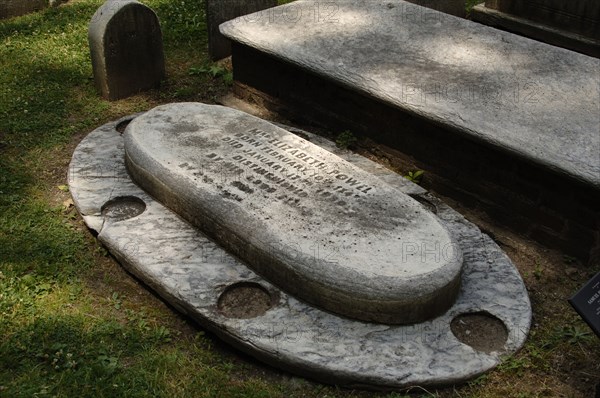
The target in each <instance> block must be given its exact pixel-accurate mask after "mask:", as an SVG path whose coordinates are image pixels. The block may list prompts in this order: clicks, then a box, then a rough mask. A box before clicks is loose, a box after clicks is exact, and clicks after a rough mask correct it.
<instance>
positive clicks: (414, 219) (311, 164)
mask: <svg viewBox="0 0 600 398" xmlns="http://www.w3.org/2000/svg"><path fill="white" fill-rule="evenodd" d="M125 154H126V156H125V160H126V164H127V166H128V170H129V173H130V174H131V176H132V177H133V179H134V181H136V182H137V183H138V185H140V186H141V187H143V188H144V189H145V190H146V191H147V192H148V193H150V194H151V195H152V196H153V197H155V198H157V199H159V200H160V201H161V202H162V203H164V204H166V206H167V207H169V208H171V209H172V210H174V211H175V212H176V213H178V214H180V215H181V216H183V217H184V218H185V219H186V220H188V221H189V222H190V223H192V224H193V225H195V226H196V227H198V228H199V229H200V230H201V231H203V232H204V233H206V234H207V235H208V236H210V237H211V238H213V239H214V240H215V241H217V242H218V243H219V244H221V245H222V246H223V247H225V248H226V249H227V250H228V251H229V252H231V253H233V254H235V255H236V256H237V257H238V258H241V259H243V260H245V261H246V262H247V263H248V264H249V266H250V267H251V268H253V269H254V270H255V271H256V272H257V273H259V274H260V275H262V276H264V277H265V278H266V279H267V280H269V281H271V282H273V283H274V284H275V285H277V286H279V287H280V288H281V289H282V290H284V291H286V292H288V293H290V294H292V295H294V296H296V297H298V298H300V299H303V300H305V301H307V302H310V303H313V304H315V305H317V306H319V307H321V308H324V309H326V310H329V311H332V312H334V313H338V314H343V315H346V316H348V317H352V318H357V319H362V320H366V321H376V322H384V323H390V324H397V323H405V324H408V323H415V322H420V321H423V320H426V319H429V318H432V317H434V316H436V315H439V314H440V313H443V312H444V311H446V310H447V309H448V308H449V307H450V306H451V305H452V303H453V302H454V298H455V296H456V294H457V293H458V289H459V281H460V272H461V266H462V254H461V252H460V250H458V248H457V247H458V246H457V244H456V242H455V241H454V240H453V239H452V237H451V236H450V234H449V233H448V231H447V230H446V229H445V228H444V227H443V226H442V225H441V224H440V223H439V221H438V220H437V218H436V217H435V215H433V214H432V213H431V212H429V211H427V210H426V209H425V208H423V206H421V205H420V204H419V203H418V202H417V201H415V200H414V199H412V198H411V197H410V196H408V195H405V194H403V193H402V192H400V191H398V190H396V189H393V188H391V187H390V186H389V185H388V184H385V183H384V182H383V181H381V180H380V179H378V178H376V177H374V176H372V175H370V174H369V173H367V172H365V171H363V170H361V169H359V168H358V167H356V166H354V165H352V164H350V163H348V162H346V161H344V160H343V159H341V158H339V157H337V156H335V155H332V154H331V153H329V152H327V151H325V150H323V149H321V148H320V147H318V146H317V145H314V144H312V143H310V142H308V141H306V140H304V139H302V138H300V137H298V136H296V135H294V134H291V133H289V132H287V131H285V130H283V129H281V128H279V127H276V126H274V125H272V124H270V123H268V122H265V121H264V120H262V119H258V118H256V117H254V116H251V115H248V114H246V113H243V112H240V111H237V110H234V109H230V108H226V107H222V106H217V105H205V104H199V103H176V104H169V105H163V106H159V107H157V108H155V109H153V110H151V111H148V112H147V113H146V114H144V115H143V116H140V117H138V118H136V119H135V120H134V121H133V122H132V123H131V124H130V125H129V126H128V127H127V130H126V132H125Z"/></svg>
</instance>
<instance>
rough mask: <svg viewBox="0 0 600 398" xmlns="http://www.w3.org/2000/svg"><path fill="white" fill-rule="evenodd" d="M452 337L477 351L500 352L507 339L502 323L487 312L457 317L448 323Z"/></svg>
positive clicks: (506, 332)
mask: <svg viewBox="0 0 600 398" xmlns="http://www.w3.org/2000/svg"><path fill="white" fill-rule="evenodd" d="M450 329H451V330H452V333H454V336H456V338H457V339H458V340H460V341H461V342H462V343H464V344H467V345H469V346H471V347H473V348H474V349H476V350H477V351H482V352H485V353H488V354H489V353H490V352H492V351H502V350H503V349H504V344H505V343H506V339H507V338H508V331H507V330H506V326H505V325H504V322H502V321H501V320H500V319H498V318H496V317H495V316H493V315H491V314H489V313H487V312H474V313H470V314H462V315H458V316H457V317H455V318H454V319H453V320H452V323H450Z"/></svg>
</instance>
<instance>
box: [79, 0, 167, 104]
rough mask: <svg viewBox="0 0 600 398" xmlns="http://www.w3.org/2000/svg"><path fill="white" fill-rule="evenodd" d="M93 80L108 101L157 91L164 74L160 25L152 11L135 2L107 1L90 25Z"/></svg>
mask: <svg viewBox="0 0 600 398" xmlns="http://www.w3.org/2000/svg"><path fill="white" fill-rule="evenodd" d="M88 40H89V46H90V52H91V57H92V66H93V69H94V80H95V82H96V86H97V88H98V91H99V92H100V93H101V95H102V96H103V97H104V98H106V99H109V100H116V99H120V98H125V97H128V96H130V95H133V94H137V93H139V92H140V91H144V90H148V89H152V88H158V87H159V86H160V82H161V80H162V79H163V77H164V75H165V60H164V52H163V44H162V33H161V30H160V24H159V21H158V18H157V16H156V14H155V13H154V11H152V9H150V8H149V7H147V6H145V5H144V4H142V3H139V2H137V1H135V0H109V1H107V2H106V3H104V4H103V5H102V6H101V7H100V8H98V10H97V11H96V13H95V14H94V16H93V17H92V20H91V22H90V25H89V30H88Z"/></svg>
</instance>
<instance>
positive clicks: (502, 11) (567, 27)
mask: <svg viewBox="0 0 600 398" xmlns="http://www.w3.org/2000/svg"><path fill="white" fill-rule="evenodd" d="M471 14H472V18H473V20H474V21H477V22H481V23H484V24H486V25H490V26H494V27H498V28H500V29H504V30H508V31H511V32H515V33H519V34H522V35H524V36H528V37H531V38H534V39H536V40H541V41H544V42H546V43H549V44H553V45H556V46H560V47H564V48H568V49H570V50H574V51H578V52H581V53H584V54H587V55H591V56H594V57H600V2H599V1H598V0H486V2H485V4H479V5H477V6H475V7H474V8H473V10H472V12H471Z"/></svg>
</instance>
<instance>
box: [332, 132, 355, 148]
mask: <svg viewBox="0 0 600 398" xmlns="http://www.w3.org/2000/svg"><path fill="white" fill-rule="evenodd" d="M357 141H358V138H356V136H355V135H354V134H353V133H352V132H351V131H350V130H346V131H342V132H341V133H339V134H338V136H337V137H336V139H335V144H336V145H337V147H338V148H342V149H349V148H352V147H354V145H356V142H357Z"/></svg>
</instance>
